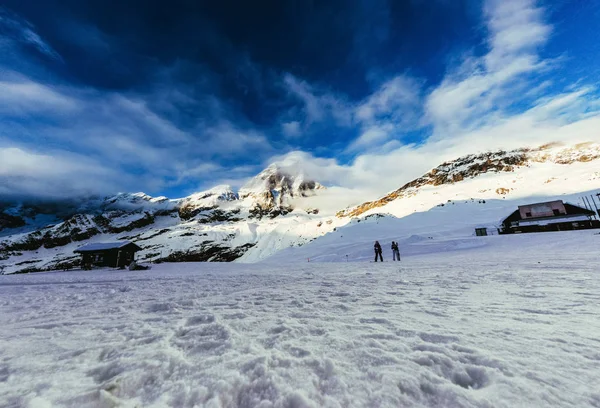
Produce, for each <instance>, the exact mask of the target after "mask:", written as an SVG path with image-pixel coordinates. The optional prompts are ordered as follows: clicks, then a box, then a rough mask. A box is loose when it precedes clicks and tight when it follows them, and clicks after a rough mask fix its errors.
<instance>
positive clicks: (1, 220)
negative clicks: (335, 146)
mask: <svg viewBox="0 0 600 408" xmlns="http://www.w3.org/2000/svg"><path fill="white" fill-rule="evenodd" d="M323 189H324V187H323V186H322V185H320V184H319V183H317V182H316V181H313V180H311V179H309V178H307V177H306V176H305V175H304V174H303V173H302V172H301V171H294V169H293V168H290V167H289V166H282V165H279V164H273V165H271V166H269V167H268V168H267V169H265V170H264V171H262V172H261V173H260V174H258V175H257V176H256V177H254V178H253V179H251V180H250V181H249V182H248V183H247V184H246V185H245V186H244V187H243V188H242V189H240V191H239V192H237V193H236V192H234V191H233V190H232V188H231V187H230V186H224V185H223V186H217V187H214V188H212V189H210V190H207V191H203V192H198V193H194V194H192V195H190V196H188V197H184V198H180V199H168V198H166V197H151V196H149V195H147V194H144V193H120V194H117V195H115V196H111V197H107V198H104V199H96V198H94V199H92V200H90V202H88V203H87V206H82V205H72V204H69V205H66V204H65V205H64V206H61V205H58V206H57V205H55V204H52V205H51V206H49V207H44V206H43V205H40V208H38V209H37V210H36V212H33V213H32V210H31V206H24V205H23V204H22V203H19V204H12V206H10V205H8V204H7V205H5V206H4V207H2V208H0V209H1V210H2V211H0V225H1V226H2V228H3V231H2V232H3V234H4V237H0V269H2V268H1V267H2V265H4V267H5V269H6V270H5V272H7V273H10V272H17V271H20V272H23V271H38V270H46V269H54V268H57V267H59V268H60V267H66V266H69V265H72V264H75V263H76V262H77V260H78V257H77V256H76V255H74V253H73V250H74V249H76V248H77V247H78V246H80V245H82V244H84V243H88V242H100V241H115V240H132V241H135V242H136V243H137V244H138V245H140V246H141V247H142V248H143V251H141V253H140V254H139V257H140V258H141V259H142V260H143V261H152V262H163V261H170V262H177V261H233V260H238V259H239V260H242V261H244V260H246V261H252V260H256V259H260V258H262V257H265V256H268V255H270V254H271V253H273V252H274V251H277V250H278V249H282V248H284V247H287V246H290V245H295V244H302V243H304V242H307V241H308V240H310V239H314V238H315V237H316V236H318V235H320V234H322V233H325V232H327V231H328V228H327V227H330V226H331V225H332V224H333V222H329V223H327V222H323V221H322V218H323V217H322V216H319V215H318V209H316V208H314V206H310V207H308V208H306V209H305V208H302V207H299V206H297V205H296V203H295V200H296V199H298V198H309V199H310V197H314V196H316V195H317V194H318V193H319V192H320V191H322V190H323ZM302 203H304V204H306V203H310V200H309V201H302ZM79 210H83V211H79ZM41 213H44V214H45V216H46V218H44V217H41V218H40V214H41ZM43 221H47V222H46V225H44V226H41V225H40V224H41V223H42V222H43ZM48 224H50V225H48ZM330 228H334V227H333V226H331V227H330ZM267 243H268V244H267ZM251 250H252V251H251ZM249 251H251V252H252V253H248V252H249ZM244 257H245V258H247V259H244ZM240 258H241V259H240Z"/></svg>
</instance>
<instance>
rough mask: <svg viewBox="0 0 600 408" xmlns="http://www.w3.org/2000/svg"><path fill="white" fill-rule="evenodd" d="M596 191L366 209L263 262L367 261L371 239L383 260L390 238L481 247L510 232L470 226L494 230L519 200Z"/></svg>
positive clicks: (417, 248) (432, 247)
mask: <svg viewBox="0 0 600 408" xmlns="http://www.w3.org/2000/svg"><path fill="white" fill-rule="evenodd" d="M450 189H453V188H452V187H450ZM597 192H598V190H592V191H588V192H581V193H578V194H572V195H558V196H529V197H524V198H521V199H512V200H508V199H500V200H498V199H496V200H489V199H488V200H484V199H467V200H452V201H450V202H447V201H446V202H445V203H443V205H438V206H435V207H433V208H431V209H429V210H427V211H419V212H416V211H414V212H412V213H411V214H410V215H407V216H404V217H401V218H397V217H395V216H393V215H390V214H371V215H367V216H365V217H360V218H354V219H352V221H351V222H350V223H348V224H346V225H343V226H340V227H337V228H336V230H335V231H332V232H330V233H328V234H326V235H324V236H323V237H321V238H318V239H316V240H314V241H312V242H310V243H308V244H305V245H303V246H300V247H292V248H288V249H286V250H283V251H281V252H278V253H276V254H275V255H273V256H272V257H270V258H268V259H266V260H265V262H268V263H278V262H284V261H287V262H289V261H294V262H307V261H308V260H310V262H345V261H346V260H348V261H351V262H355V261H363V262H364V261H370V260H373V257H374V256H373V254H374V253H373V243H374V242H375V241H376V240H377V241H379V242H380V243H381V245H382V246H383V256H384V260H385V261H391V258H392V253H391V249H390V246H391V242H392V241H396V242H399V244H400V252H401V256H403V257H410V256H415V255H423V254H430V255H433V254H440V256H447V255H448V253H450V252H454V251H463V250H465V249H470V248H474V249H477V250H480V249H481V248H482V247H484V246H486V245H488V244H490V243H491V242H496V243H498V242H500V243H501V242H504V241H506V242H513V240H514V239H515V238H514V237H513V236H494V237H477V236H475V228H479V227H485V228H488V231H489V233H490V234H495V235H497V228H498V226H499V225H500V223H501V221H502V220H503V219H504V218H506V217H508V216H509V215H510V214H511V213H512V212H513V211H515V210H516V209H517V207H518V206H519V205H524V204H528V203H532V202H544V201H552V200H556V199H558V200H564V201H565V202H570V203H573V204H576V205H577V204H579V202H580V198H581V196H583V195H587V196H589V195H590V194H592V193H594V194H596V193H597ZM434 197H436V196H434ZM580 205H582V206H583V204H580ZM401 210H403V208H401ZM401 214H402V213H401ZM549 235H553V234H552V233H550V234H549ZM524 239H526V238H524Z"/></svg>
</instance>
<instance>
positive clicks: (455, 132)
mask: <svg viewBox="0 0 600 408" xmlns="http://www.w3.org/2000/svg"><path fill="white" fill-rule="evenodd" d="M599 23H600V6H599V5H598V3H596V2H583V1H577V0H564V1H560V2H557V1H548V2H543V1H533V0H506V1H500V0H488V1H475V0H456V1H451V0H429V1H426V0H406V1H392V0H389V1H386V0H329V1H304V0H281V1H280V0H268V1H267V0H265V1H262V2H258V3H256V2H242V1H230V0H227V1H221V2H214V1H197V2H189V1H178V0H174V1H170V2H159V1H154V0H146V1H141V0H129V1H121V2H116V1H115V2H106V1H99V0H90V1H85V2H81V1H75V0H60V1H59V0H45V1H32V0H5V1H4V2H3V6H0V56H1V58H0V195H2V196H5V197H9V196H10V197H16V196H30V197H45V198H47V197H71V196H82V195H87V194H110V193H114V192H117V191H139V190H142V191H145V192H147V193H150V194H153V195H161V194H164V195H167V196H170V197H177V196H184V195H186V194H189V193H191V192H193V191H198V190H202V189H207V188H209V187H211V186H213V185H216V184H231V185H233V186H234V187H238V186H240V185H241V184H243V182H244V181H245V180H246V179H247V178H248V177H251V176H253V175H255V174H256V173H258V172H259V171H260V170H261V169H262V168H264V167H265V166H266V165H268V164H269V163H271V162H273V161H284V162H285V163H286V165H293V166H297V167H301V168H302V170H303V171H304V172H306V173H307V174H308V175H309V176H311V177H314V178H316V179H317V180H318V181H320V182H322V183H324V184H326V185H329V186H335V189H334V191H336V193H337V194H338V195H339V196H340V197H342V196H343V197H346V198H347V199H341V200H340V204H348V203H353V202H360V201H363V200H364V199H370V198H374V197H376V196H377V195H379V194H383V193H385V192H386V191H389V190H391V189H394V188H397V187H399V186H400V185H401V184H403V183H404V182H406V181H409V180H410V179H411V178H414V177H417V176H419V175H421V174H422V173H423V172H425V171H427V170H428V169H429V168H431V167H434V166H436V165H437V164H439V163H441V162H442V161H444V160H449V159H453V158H456V157H457V156H459V155H463V154H467V153H477V152H481V151H485V150H489V149H499V148H504V149H509V148H515V147H523V146H532V145H540V144H544V143H547V142H550V141H554V140H562V141H567V142H577V141H588V140H592V141H595V140H598V139H600V135H598V133H599V132H600V131H599V130H598V129H600V122H599V120H600V118H599V111H600V102H599V99H598V90H597V88H596V87H597V84H599V83H600V33H599V32H598V30H597V26H598V24H599ZM290 163H292V164H290Z"/></svg>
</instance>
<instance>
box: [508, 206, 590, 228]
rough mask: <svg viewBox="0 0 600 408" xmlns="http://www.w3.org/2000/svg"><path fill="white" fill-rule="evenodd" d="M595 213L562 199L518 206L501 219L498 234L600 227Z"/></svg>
mask: <svg viewBox="0 0 600 408" xmlns="http://www.w3.org/2000/svg"><path fill="white" fill-rule="evenodd" d="M595 216H596V213H595V212H594V211H591V210H588V209H587V208H582V207H578V206H576V205H573V204H569V203H564V202H563V201H562V200H558V201H548V202H544V203H535V204H528V205H522V206H519V208H518V209H517V210H515V211H514V212H513V213H512V214H511V215H509V216H508V217H506V218H505V219H504V220H503V221H502V225H501V228H500V229H499V232H500V234H514V233H521V232H547V231H569V230H579V229H590V228H600V221H598V220H596V219H594V217H595Z"/></svg>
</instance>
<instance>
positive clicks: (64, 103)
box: [0, 78, 77, 116]
mask: <svg viewBox="0 0 600 408" xmlns="http://www.w3.org/2000/svg"><path fill="white" fill-rule="evenodd" d="M76 109H77V103H76V100H74V99H73V98H70V97H68V96H66V95H63V94H61V93H60V92H57V91H55V90H53V89H51V88H50V87H47V86H44V85H42V84H38V83H35V82H33V81H30V80H28V79H26V78H20V79H18V80H10V81H9V80H0V114H4V115H19V116H21V115H30V114H36V115H37V114H40V113H44V112H46V113H48V112H53V113H56V112H64V111H74V110H76Z"/></svg>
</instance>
